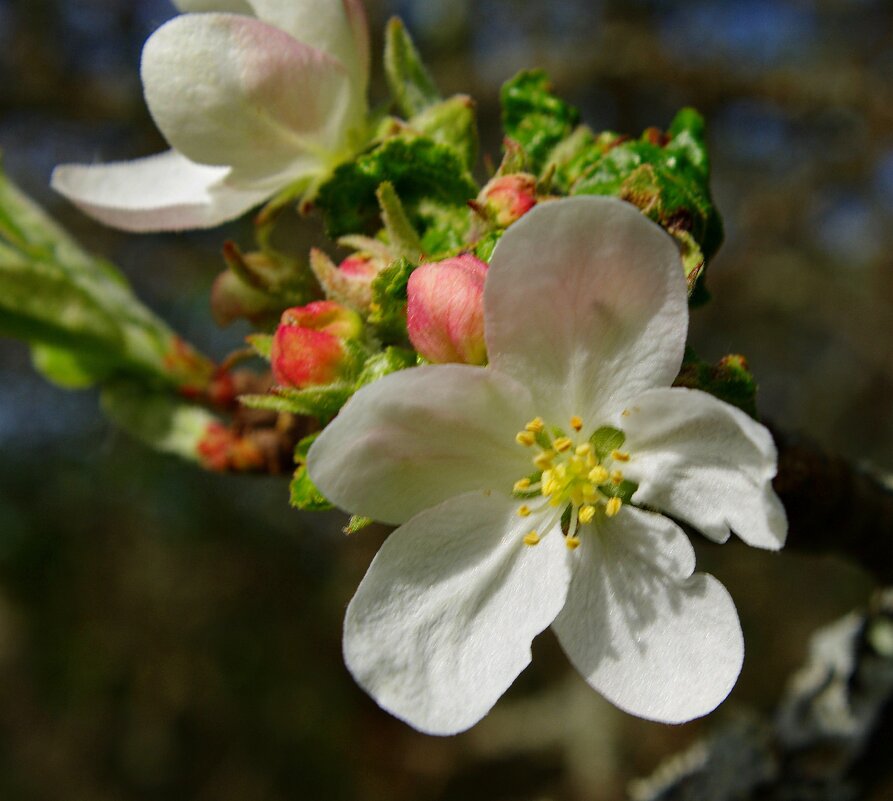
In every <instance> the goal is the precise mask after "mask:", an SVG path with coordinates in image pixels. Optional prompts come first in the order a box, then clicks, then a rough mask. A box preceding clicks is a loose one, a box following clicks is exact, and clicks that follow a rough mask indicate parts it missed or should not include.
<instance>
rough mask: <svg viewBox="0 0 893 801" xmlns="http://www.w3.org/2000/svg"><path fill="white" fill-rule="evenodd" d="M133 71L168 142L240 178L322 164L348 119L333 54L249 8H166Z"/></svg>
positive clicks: (344, 86) (345, 87)
mask: <svg viewBox="0 0 893 801" xmlns="http://www.w3.org/2000/svg"><path fill="white" fill-rule="evenodd" d="M142 78H143V89H144V91H145V95H146V102H147V103H148V104H149V110H150V111H151V112H152V116H153V118H154V119H155V122H156V123H157V125H158V127H159V128H160V129H161V132H162V133H163V134H164V135H165V137H166V138H167V140H168V141H169V142H170V143H171V144H172V145H173V146H174V148H176V149H177V150H179V151H180V152H181V153H183V154H184V155H185V156H187V157H188V158H189V159H191V160H192V161H196V162H199V163H201V164H217V165H227V166H230V167H232V168H233V170H234V172H237V173H238V175H239V177H238V178H234V180H237V181H239V182H242V181H257V180H263V179H267V178H270V177H271V176H276V175H287V174H290V173H291V172H293V171H294V170H295V169H296V165H297V169H299V170H300V171H302V172H306V171H307V170H308V169H309V167H310V165H311V163H315V164H317V165H318V166H319V168H322V165H323V163H324V162H325V160H326V159H327V158H330V157H331V154H333V153H336V152H337V151H338V150H339V149H340V148H341V147H343V145H344V139H345V134H346V130H347V128H348V127H349V126H350V125H353V124H355V122H356V119H355V115H356V113H357V109H356V108H354V101H353V98H352V94H351V86H350V81H349V78H348V75H347V72H346V70H345V68H344V67H343V66H342V65H341V64H340V63H339V62H338V61H336V60H335V59H333V58H332V57H331V56H329V55H327V54H325V53H323V52H322V51H319V50H315V49H314V48H312V47H308V46H307V45H305V44H302V43H300V42H298V41H296V40H295V39H293V38H292V37H291V36H289V35H288V34H287V33H284V32H283V31H281V30H279V29H278V28H274V27H273V26H271V25H267V24H265V23H263V22H259V21H258V20H256V19H253V18H250V17H244V16H239V15H235V14H185V15H183V16H179V17H175V18H174V19H172V20H171V21H170V22H168V23H166V24H165V25H163V26H162V27H161V28H159V29H158V30H157V31H156V32H155V33H154V34H153V35H152V36H151V37H150V39H149V41H148V42H146V46H145V48H144V50H143V59H142Z"/></svg>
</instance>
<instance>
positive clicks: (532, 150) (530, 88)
mask: <svg viewBox="0 0 893 801" xmlns="http://www.w3.org/2000/svg"><path fill="white" fill-rule="evenodd" d="M550 89H551V87H550V85H549V79H548V77H547V76H546V73H545V72H543V71H542V70H525V71H523V72H520V73H518V74H517V75H516V76H515V77H514V78H512V79H511V80H509V81H507V82H506V83H504V84H503V86H502V90H501V91H500V94H499V98H500V102H501V105H502V125H503V129H504V130H505V134H506V136H508V137H510V138H511V139H513V140H515V141H516V142H517V143H518V144H520V145H521V147H522V148H523V149H524V152H525V153H526V155H527V158H528V159H529V162H530V171H531V172H533V173H534V174H538V173H539V172H540V170H541V169H542V168H543V166H544V165H545V163H546V159H547V157H548V155H549V152H550V151H551V150H552V148H554V147H555V146H556V145H557V144H558V143H559V142H561V141H562V140H563V139H565V138H566V137H567V136H569V135H570V133H571V131H573V129H574V126H575V125H576V124H577V121H578V119H579V116H580V114H579V112H578V111H577V109H576V108H574V107H573V106H571V105H569V104H568V103H565V102H564V101H563V100H561V99H560V98H559V97H556V96H555V95H554V94H552V92H551V91H550Z"/></svg>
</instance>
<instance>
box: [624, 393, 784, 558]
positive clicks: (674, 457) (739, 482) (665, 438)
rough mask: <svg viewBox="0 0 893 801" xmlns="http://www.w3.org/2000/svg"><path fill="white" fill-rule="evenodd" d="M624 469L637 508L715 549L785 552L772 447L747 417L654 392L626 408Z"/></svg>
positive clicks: (696, 399)
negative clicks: (734, 544)
mask: <svg viewBox="0 0 893 801" xmlns="http://www.w3.org/2000/svg"><path fill="white" fill-rule="evenodd" d="M627 411H628V412H629V413H628V414H627V415H626V416H623V417H618V418H617V422H616V425H617V426H618V427H619V428H622V429H623V430H624V431H625V432H626V443H625V445H624V450H628V451H630V453H631V454H632V455H633V456H632V459H631V461H630V462H628V463H627V464H626V465H625V466H624V474H625V475H626V477H627V478H629V479H631V480H633V481H635V482H637V483H638V484H639V489H638V490H637V491H636V494H635V495H634V496H633V500H634V501H635V502H636V503H644V504H647V505H648V506H653V507H656V508H658V509H661V510H662V511H665V512H667V513H668V514H671V515H673V516H674V517H677V518H679V519H680V520H684V521H686V522H687V523H691V525H693V526H695V527H696V528H697V529H699V530H700V531H702V532H703V533H704V534H705V535H706V536H708V537H710V538H711V539H713V540H716V541H717V542H724V541H725V540H726V539H728V537H729V529H731V530H732V531H734V532H735V533H736V534H737V535H738V536H739V537H740V538H741V539H742V540H744V541H745V542H746V543H747V544H748V545H754V546H756V547H758V548H770V549H773V550H774V549H778V548H780V547H781V546H782V545H784V541H785V536H786V534H787V519H786V516H785V511H784V507H783V506H782V504H781V501H780V500H779V499H778V496H777V495H776V494H775V491H774V490H773V489H772V478H773V477H774V476H775V472H776V462H777V457H776V452H775V444H774V443H773V442H772V436H771V435H770V434H769V431H768V430H767V429H766V428H765V427H764V426H761V425H760V424H759V423H757V422H756V421H754V420H753V419H751V418H750V417H748V416H747V415H746V414H745V413H744V412H742V411H740V410H739V409H736V408H735V407H734V406H730V405H729V404H728V403H723V402H722V401H720V400H717V399H716V398H714V397H713V396H711V395H708V394H707V393H706V392H700V391H698V390H693V389H681V388H675V389H655V390H651V391H649V392H646V393H644V394H642V395H640V396H639V397H637V398H635V399H634V400H631V401H629V406H628V409H627Z"/></svg>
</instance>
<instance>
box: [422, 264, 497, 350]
mask: <svg viewBox="0 0 893 801" xmlns="http://www.w3.org/2000/svg"><path fill="white" fill-rule="evenodd" d="M486 277H487V265H486V264H485V263H484V262H482V261H481V260H480V259H478V258H477V257H475V256H471V255H469V254H466V255H463V256H456V257H455V258H452V259H445V260H444V261H438V262H431V263H429V264H423V265H421V266H420V267H418V268H417V269H415V270H413V272H412V274H411V275H410V276H409V284H408V285H407V296H408V302H407V306H406V327H407V330H408V331H409V339H410V341H411V342H412V345H413V347H414V348H415V349H416V350H417V351H418V352H419V353H420V354H421V355H422V356H424V357H425V358H426V359H428V361H431V362H435V363H442V362H462V363H464V364H484V363H485V362H486V361H487V347H486V345H485V344H484V305H483V294H484V279H485V278H486Z"/></svg>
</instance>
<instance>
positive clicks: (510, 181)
mask: <svg viewBox="0 0 893 801" xmlns="http://www.w3.org/2000/svg"><path fill="white" fill-rule="evenodd" d="M477 205H478V207H479V208H480V209H481V210H482V211H483V212H484V213H485V214H486V215H487V216H488V217H489V218H490V219H492V220H493V222H495V223H496V224H497V225H498V226H500V227H501V228H506V227H508V226H509V225H511V224H512V223H513V222H515V221H516V220H519V219H520V218H521V217H523V216H524V215H525V214H526V213H527V212H528V211H530V210H531V209H532V208H533V207H534V206H535V205H536V178H534V176H532V175H529V174H527V173H524V172H519V173H513V174H512V175H500V176H498V177H496V178H494V179H493V180H491V181H490V182H489V183H488V184H487V185H486V186H485V187H484V188H483V189H482V190H481V193H480V195H478V198H477Z"/></svg>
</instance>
